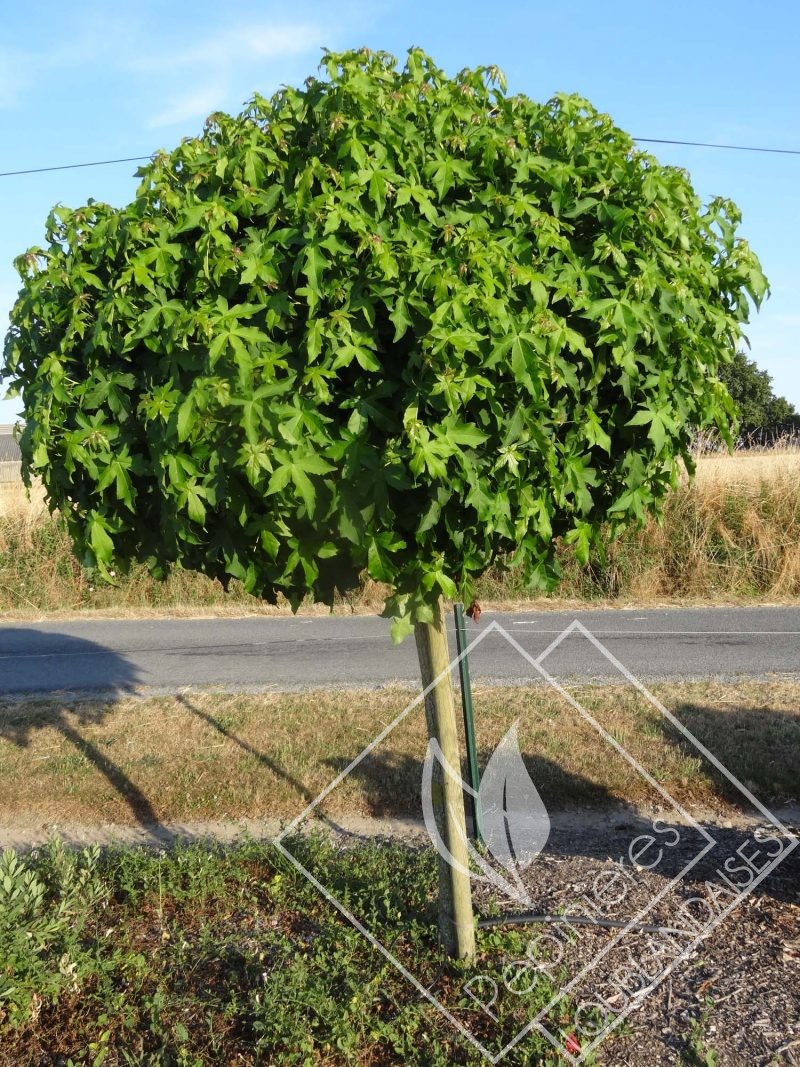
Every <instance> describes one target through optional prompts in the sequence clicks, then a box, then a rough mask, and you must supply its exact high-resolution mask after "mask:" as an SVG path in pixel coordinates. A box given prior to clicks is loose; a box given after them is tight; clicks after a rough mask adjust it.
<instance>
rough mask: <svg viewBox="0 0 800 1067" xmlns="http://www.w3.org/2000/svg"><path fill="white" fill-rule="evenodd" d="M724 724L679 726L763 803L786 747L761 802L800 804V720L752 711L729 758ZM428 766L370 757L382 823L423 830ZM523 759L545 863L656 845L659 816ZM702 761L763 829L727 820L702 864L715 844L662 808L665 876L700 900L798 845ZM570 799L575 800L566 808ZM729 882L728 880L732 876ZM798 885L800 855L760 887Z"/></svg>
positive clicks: (699, 720) (682, 716)
mask: <svg viewBox="0 0 800 1067" xmlns="http://www.w3.org/2000/svg"><path fill="white" fill-rule="evenodd" d="M718 714H719V713H716V712H715V711H714V710H713V709H710V708H705V707H701V706H699V705H693V706H688V705H686V706H682V707H680V708H679V709H678V710H677V712H676V717H677V718H678V719H679V720H680V721H682V722H684V724H685V725H686V726H687V727H688V728H689V729H690V730H691V731H692V732H693V733H695V736H697V738H698V740H700V741H701V742H702V743H703V744H706V745H707V747H708V748H709V750H710V751H712V752H714V754H716V755H718V758H721V762H723V763H725V764H726V765H727V766H728V768H729V770H731V772H732V773H733V774H735V775H737V776H739V775H740V774H741V775H742V776H743V779H744V784H746V785H748V786H750V787H753V789H754V792H755V793H756V795H759V790H758V788H757V786H758V785H759V784H762V785H763V784H764V779H765V775H767V774H768V772H769V771H770V768H771V767H772V764H773V762H774V759H775V753H774V752H772V761H771V762H770V761H766V759H765V758H766V756H767V755H768V754H769V753H770V752H771V748H770V746H771V744H772V743H773V742H774V741H775V740H776V739H783V741H784V742H785V743H786V745H787V746H788V747H786V748H785V749H784V750H783V751H784V752H785V754H786V756H787V757H788V758H787V763H786V766H785V772H784V771H782V772H781V774H780V775H778V776H777V779H776V780H777V782H778V786H777V788H775V789H773V792H772V794H771V795H770V797H769V798H768V799H767V798H765V796H764V794H763V793H761V795H759V799H761V800H762V803H766V806H767V807H769V804H770V803H773V802H775V801H776V799H777V800H779V801H781V802H785V801H787V800H793V801H796V800H797V799H798V780H797V772H796V767H797V765H798V762H800V761H798V754H800V722H798V720H797V718H796V717H793V716H792V715H790V714H788V713H784V712H778V711H770V710H769V709H766V710H765V709H749V710H746V711H742V712H739V713H737V715H736V723H737V726H736V729H735V730H733V731H731V730H728V731H727V732H724V731H722V733H724V735H725V745H724V746H723V748H724V752H722V753H718V752H717V751H716V750H717V749H718V748H719V747H720V746H719V744H718V740H719V738H720V734H721V724H720V722H719V721H718V719H717V717H716V716H717V715H718ZM664 730H665V732H668V733H669V737H670V739H671V740H672V739H673V734H674V735H675V739H676V740H677V739H680V743H681V745H682V747H683V746H685V750H686V753H687V755H688V754H691V756H692V758H695V757H698V750H697V749H696V748H694V747H693V746H692V745H691V742H690V741H688V739H687V738H686V737H685V736H684V735H683V734H681V733H680V732H679V731H676V730H675V728H674V727H672V726H671V725H670V724H669V722H668V721H667V720H664ZM737 738H739V739H740V740H741V739H744V738H746V739H747V740H748V744H746V745H743V746H742V747H739V744H738V743H737V740H736V739H737ZM489 755H490V753H489V752H481V753H480V760H479V762H480V764H481V766H485V765H486V761H487V759H488V757H489ZM422 756H424V753H422V754H421V756H420V757H416V756H410V755H408V754H398V753H393V752H390V751H385V752H383V751H380V749H378V750H375V751H373V752H371V753H370V754H369V755H368V756H366V757H365V758H364V759H363V760H362V761H361V762H360V763H359V764H358V765H357V766H356V767H355V768H354V769H353V770H352V771H351V772H350V773H351V774H352V775H353V776H354V777H356V778H357V779H358V782H359V786H360V789H361V791H362V793H363V795H364V797H365V799H366V803H367V806H368V809H369V812H370V814H371V815H372V816H373V817H375V818H381V819H387V820H391V819H398V820H414V821H415V822H416V823H417V824H420V823H421V822H422V818H423V813H422V805H421V797H420V786H421V782H422V766H423V764H422ZM522 757H523V762H524V764H525V768H526V770H527V772H528V774H529V775H530V778H531V780H532V781H533V782H534V783H535V785H536V788H537V791H538V793H539V795H540V797H541V800H542V802H543V804H544V806H545V809H546V810H547V811H548V813H549V815H550V819H551V825H550V836H549V838H548V841H547V845H546V847H545V849H544V851H543V853H542V856H543V857H544V858H545V859H548V860H553V861H558V862H559V863H561V862H567V863H569V862H570V861H571V860H574V859H576V858H583V859H591V860H597V861H600V862H605V861H619V860H622V861H623V862H629V858H630V853H629V849H630V846H631V843H632V842H633V841H637V840H639V841H643V840H644V839H646V838H647V837H652V836H653V834H654V829H653V827H654V819H653V816H652V815H651V814H648V815H645V814H642V813H641V812H639V811H637V809H636V808H635V807H633V806H631V805H627V804H624V803H620V801H619V799H618V798H617V797H616V796H614V795H613V794H612V793H610V792H609V791H608V790H607V789H605V788H604V787H603V786H602V785H599V784H598V783H596V782H594V781H591V780H589V779H587V778H585V777H583V776H581V775H578V774H575V773H573V772H571V771H568V770H566V769H565V768H563V767H561V766H560V765H559V764H558V762H557V761H555V760H552V759H548V758H546V757H543V756H540V755H538V754H534V753H530V752H523V753H522ZM351 758H352V757H351V756H350V755H347V756H342V757H336V758H333V759H330V760H328V761H327V762H328V764H329V765H330V767H331V770H332V772H336V773H338V772H340V771H341V770H342V769H344V767H346V766H347V765H348V763H349V762H350V760H351ZM699 758H700V759H702V760H703V764H704V765H705V766H706V767H707V768H708V771H709V775H710V777H711V778H712V780H713V781H714V783H715V784H716V785H717V787H718V796H719V797H720V799H725V800H727V801H728V802H729V803H733V804H736V805H737V806H739V807H740V808H741V809H742V810H743V811H744V810H745V809H746V811H747V814H748V815H758V821H757V823H755V824H752V823H751V824H748V825H747V826H745V825H738V826H737V825H733V823H734V822H735V820H727V821H728V822H729V825H725V819H724V816H723V818H721V819H719V820H717V821H715V822H714V823H713V825H712V826H710V828H709V831H708V832H709V833H710V837H711V839H712V841H713V844H712V845H711V847H708V850H707V852H706V854H705V855H703V856H701V857H700V858H699V859H697V857H698V856H699V855H700V853H702V852H703V850H704V849H706V847H707V846H708V845H709V841H708V839H707V838H705V837H704V836H703V833H702V831H701V830H699V829H698V828H697V827H696V826H695V825H693V824H692V823H691V821H690V822H688V823H687V822H686V821H684V820H683V819H682V818H680V817H679V816H678V812H677V809H670V808H668V807H664V806H663V802H662V810H661V812H660V814H659V816H658V824H659V830H658V833H657V834H656V837H657V838H658V839H659V840H661V841H664V840H665V839H667V838H669V840H670V842H674V844H671V845H670V847H669V848H665V849H662V850H661V851H662V854H663V855H662V860H661V863H660V866H659V873H660V874H661V875H663V876H664V877H665V878H666V879H671V878H675V877H678V876H681V877H682V879H683V880H684V882H685V893H686V894H690V893H691V892H693V891H695V889H696V888H697V887H698V886H700V885H702V884H703V883H705V882H706V881H712V882H717V883H719V882H720V881H721V873H720V867H721V865H722V864H723V862H724V861H725V860H726V859H728V858H730V857H734V858H736V862H737V863H739V864H741V863H742V862H743V861H742V859H741V856H742V854H743V853H747V854H748V855H751V854H752V853H753V851H754V850H759V851H760V854H761V859H760V860H759V861H758V862H759V863H761V862H764V863H766V859H767V857H768V856H770V855H771V854H772V853H773V852H774V853H775V854H777V850H778V846H777V844H776V842H775V840H770V839H769V834H770V833H773V832H774V833H777V834H778V837H779V838H781V840H782V841H783V844H784V847H785V846H786V844H787V843H788V842H787V840H786V838H785V837H781V835H780V833H779V831H776V830H775V829H774V827H773V826H772V825H771V824H770V823H769V821H768V820H767V819H766V818H763V817H761V816H760V814H758V813H757V812H756V809H754V808H753V807H752V806H751V805H749V804H748V803H747V802H746V801H743V798H742V795H741V793H739V791H738V790H737V789H736V787H735V786H733V785H732V783H731V782H730V780H729V779H728V778H727V777H726V776H725V775H724V774H722V773H721V772H719V771H718V770H717V769H716V768H715V767H714V766H713V764H709V763H708V761H706V760H705V759H704V758H703V757H702V756H701V757H699ZM726 761H727V762H726ZM712 772H713V774H712ZM631 773H633V772H631ZM462 774H463V775H464V776H465V778H466V767H463V768H462ZM753 776H755V779H756V780H755V781H753ZM654 796H655V799H656V800H661V798H660V797H659V796H658V795H655V794H654ZM565 798H568V804H566V805H565ZM756 825H758V826H759V832H761V833H763V834H764V840H765V843H764V844H763V845H761V846H759V845H758V843H757V842H754V827H755V826H756ZM468 826H469V827H470V829H471V820H470V819H468ZM789 829H790V831H793V832H796V829H797V828H796V827H793V826H789ZM423 832H424V831H423ZM626 857H627V858H626ZM690 864H691V866H689V865H690ZM687 868H688V869H687ZM684 871H685V874H684V873H683V872H684ZM722 873H723V874H724V871H723V872H722ZM798 885H800V847H798V848H795V849H794V851H793V852H791V853H790V854H788V855H787V856H786V858H785V859H784V860H782V861H781V863H780V864H779V865H778V866H777V867H776V868H775V870H774V871H773V872H772V873H770V874H768V875H767V876H766V877H765V879H764V880H763V881H762V882H761V883H760V886H759V892H760V893H763V894H766V895H769V896H771V897H773V898H774V899H776V900H781V901H792V902H794V901H796V899H797V890H798ZM682 892H683V890H682Z"/></svg>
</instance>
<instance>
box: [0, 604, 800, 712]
mask: <svg viewBox="0 0 800 1067" xmlns="http://www.w3.org/2000/svg"><path fill="white" fill-rule="evenodd" d="M576 619H577V620H578V621H579V622H580V623H581V624H583V626H585V627H586V628H587V629H588V630H589V631H591V633H592V634H593V635H594V637H595V638H596V639H597V640H598V641H599V642H600V643H601V644H602V646H603V648H604V649H605V650H606V652H607V653H609V654H610V655H611V656H613V657H615V658H616V660H617V661H618V662H619V664H621V665H623V666H624V667H625V668H627V669H628V670H629V671H631V672H632V673H633V674H634V675H635V676H636V677H637V678H640V679H641V680H642V681H644V682H651V681H656V680H667V679H691V678H720V679H731V678H737V677H742V676H749V677H764V676H767V675H770V674H775V673H778V674H784V675H798V674H800V608H785V607H774V608H765V607H753V608H700V609H677V608H670V609H659V610H640V609H636V610H614V611H583V612H542V613H518V614H500V613H496V614H495V613H489V612H484V613H483V615H482V616H481V620H480V623H479V624H477V625H476V624H474V623H472V622H469V621H468V623H467V625H468V635H469V638H470V640H471V641H473V640H475V639H476V638H478V637H480V641H479V642H478V643H477V645H476V646H475V647H474V649H473V650H472V652H471V653H470V667H471V673H472V677H473V679H474V680H475V681H478V682H480V681H483V682H524V681H526V680H534V679H537V678H538V677H539V675H538V673H537V670H536V667H535V666H534V665H533V664H532V663H531V662H530V661H529V660H527V659H526V658H525V656H524V655H523V653H522V652H520V650H519V649H518V648H516V647H515V646H514V645H513V644H512V643H511V642H510V641H509V640H508V638H507V637H506V634H508V635H510V637H511V638H513V640H514V641H516V642H517V643H518V644H519V646H520V647H521V648H522V649H523V650H524V652H526V653H528V655H529V656H530V657H531V658H536V657H540V656H541V655H542V653H543V652H545V651H546V650H547V649H548V647H549V646H550V645H551V643H552V642H554V641H556V640H557V639H558V638H559V636H560V635H561V634H563V632H564V629H565V628H566V627H568V626H570V625H571V624H572V623H573V622H574V621H575V620H576ZM495 623H496V624H499V626H500V627H502V630H504V631H505V633H503V632H502V631H501V630H500V629H498V628H496V627H495V626H494V625H493V624H495ZM481 635H482V636H481ZM451 652H452V654H453V655H455V642H454V639H453V635H452V630H451ZM542 664H543V666H544V668H545V669H546V670H547V672H548V673H549V674H550V675H551V676H553V677H554V678H557V679H576V678H583V679H587V680H588V679H597V680H600V679H608V680H614V679H619V678H621V677H622V676H621V674H620V669H619V667H618V666H617V665H616V664H615V663H614V662H612V660H610V659H609V658H607V656H606V655H605V654H604V652H603V651H602V650H601V649H599V648H597V647H596V646H595V645H594V644H593V643H592V642H591V640H590V639H589V638H587V636H586V635H585V634H583V633H582V632H580V631H573V632H572V633H571V634H569V635H568V636H567V637H565V638H563V639H562V640H561V642H560V643H559V644H558V646H557V647H556V648H555V649H554V650H553V651H551V652H550V653H549V654H548V655H547V656H546V657H545V658H544V659H543V660H542ZM418 678H419V675H418V668H417V661H416V649H415V646H414V641H413V639H409V640H407V641H406V642H404V644H402V645H400V646H399V647H396V646H393V645H392V643H391V641H390V638H389V624H388V622H387V621H386V620H384V619H379V618H376V617H375V616H355V617H342V616H337V617H322V618H308V617H306V618H276V617H252V618H244V619H135V620H133V619H132V620H106V619H103V620H86V621H80V622H49V623H38V624H30V625H29V624H24V623H6V624H2V625H0V693H6V694H10V693H22V692H38V693H47V692H58V691H67V692H85V691H92V690H115V691H119V692H122V691H140V690H146V691H150V692H172V691H175V690H177V689H180V688H182V687H185V686H195V687H213V686H221V687H224V688H226V689H231V690H254V689H297V688H313V687H322V686H340V687H350V686H377V685H383V684H386V683H388V682H391V681H404V682H411V683H414V682H416V681H418Z"/></svg>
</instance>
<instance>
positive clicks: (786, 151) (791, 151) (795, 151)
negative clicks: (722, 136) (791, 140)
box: [634, 137, 800, 156]
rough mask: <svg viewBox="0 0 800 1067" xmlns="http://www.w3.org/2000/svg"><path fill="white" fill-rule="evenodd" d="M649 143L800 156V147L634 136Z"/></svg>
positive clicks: (635, 138) (637, 139) (636, 139)
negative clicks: (760, 145)
mask: <svg viewBox="0 0 800 1067" xmlns="http://www.w3.org/2000/svg"><path fill="white" fill-rule="evenodd" d="M634 141H646V142H647V143H648V144H683V145H690V146H691V147H692V148H727V149H730V151H732V152H774V153H775V154H776V155H780V156H800V148H755V147H753V146H752V145H746V144H710V143H709V142H707V141H667V140H665V139H664V138H663V137H634Z"/></svg>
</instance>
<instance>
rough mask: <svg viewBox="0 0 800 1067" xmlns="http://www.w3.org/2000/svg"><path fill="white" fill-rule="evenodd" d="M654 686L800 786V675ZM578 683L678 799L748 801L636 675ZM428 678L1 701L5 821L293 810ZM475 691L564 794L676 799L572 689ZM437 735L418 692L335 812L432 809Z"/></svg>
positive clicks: (564, 803) (743, 771) (486, 744)
mask: <svg viewBox="0 0 800 1067" xmlns="http://www.w3.org/2000/svg"><path fill="white" fill-rule="evenodd" d="M654 691H655V693H656V695H657V696H658V697H659V698H660V699H661V700H662V702H663V703H664V704H665V705H666V706H667V707H669V708H670V709H671V710H672V711H673V712H674V713H675V714H676V715H677V716H678V718H679V719H680V720H681V721H682V722H683V723H684V724H685V725H687V726H688V727H689V729H690V730H692V731H693V732H694V734H695V735H696V736H697V737H698V738H699V739H700V740H701V741H702V742H703V743H704V744H705V745H706V746H707V747H708V748H709V749H710V750H711V751H713V752H714V753H715V754H716V755H717V756H718V757H719V758H720V759H721V760H722V762H723V763H724V764H725V765H726V766H727V767H728V768H729V769H730V770H731V771H732V772H733V773H734V774H736V775H737V776H738V777H739V778H740V779H741V780H742V781H743V782H744V783H745V784H746V785H747V786H748V787H749V788H751V789H752V790H753V791H754V792H755V793H756V794H757V795H758V796H760V798H761V799H762V800H763V801H765V802H766V803H768V804H782V803H784V802H790V801H796V800H798V798H800V793H799V792H798V786H799V785H800V783H798V780H797V776H796V773H794V768H795V767H796V766H797V764H798V760H800V711H798V707H800V703H799V701H798V698H800V685H798V683H797V682H791V681H774V682H764V681H759V682H745V683H737V684H736V685H735V686H734V685H719V684H711V683H699V682H698V683H691V684H682V685H660V686H656V687H654ZM573 692H574V694H575V695H576V696H577V698H578V700H579V701H581V702H582V703H583V705H584V706H585V707H586V708H587V710H589V711H590V712H591V713H592V715H593V716H594V717H595V718H596V719H597V720H598V721H599V722H600V723H601V724H602V725H603V727H604V728H605V729H607V730H608V731H609V732H610V733H611V735H612V736H613V737H614V738H615V739H616V740H617V741H618V742H619V743H620V744H622V745H623V746H624V747H625V749H626V750H627V751H628V752H630V754H631V755H633V756H634V757H635V758H636V759H637V760H638V761H639V762H640V763H641V764H642V765H643V766H645V767H646V768H647V769H648V771H649V772H650V773H651V774H652V775H653V776H654V778H655V779H656V781H658V782H659V783H660V784H661V785H662V786H663V787H664V788H665V789H666V790H667V791H668V792H669V793H670V795H671V796H673V797H674V798H675V799H676V800H677V801H679V802H680V803H682V804H684V805H685V806H687V807H690V808H692V809H693V810H695V811H697V812H700V811H703V812H709V811H715V812H718V813H720V814H730V813H732V812H733V811H734V809H735V808H736V806H737V798H738V794H737V793H736V791H735V790H734V789H733V787H731V786H730V783H729V782H728V781H727V779H725V778H724V777H723V776H722V775H720V774H718V773H717V772H716V771H715V770H714V768H713V767H712V766H711V765H710V764H708V763H706V762H705V761H704V760H703V759H702V758H701V757H699V756H698V753H697V751H696V750H695V749H694V748H693V746H692V745H690V744H689V743H687V742H686V740H685V739H684V738H683V737H682V735H680V734H677V732H675V731H674V730H673V729H672V728H671V727H669V726H668V724H667V723H666V722H665V720H664V719H663V717H662V716H661V715H660V713H658V712H657V711H656V710H655V709H654V708H653V707H652V706H651V705H650V704H649V703H647V702H646V701H645V700H644V698H642V697H641V696H640V695H639V694H638V693H637V692H636V691H635V690H634V689H633V687H630V686H590V687H587V686H578V687H573ZM412 695H413V693H412V692H411V691H410V690H408V689H405V688H401V687H395V688H390V689H385V690H380V691H366V690H361V691H358V690H355V691H351V692H330V691H318V692H308V693H299V694H263V695H257V696H254V695H231V694H224V695H223V694H209V693H190V694H182V695H179V696H175V697H159V698H153V699H149V700H135V699H124V700H122V701H119V702H117V703H113V702H112V703H102V702H98V701H86V702H84V703H80V704H74V705H68V706H67V705H63V704H59V703H58V702H56V701H53V700H44V701H29V702H27V703H21V704H6V705H0V825H5V826H7V827H8V826H17V827H29V828H30V827H41V826H43V825H46V824H52V823H56V824H62V825H63V824H72V823H87V824H97V823H107V822H119V823H131V822H137V821H138V822H142V823H155V822H159V821H160V822H168V821H181V820H197V819H201V820H205V819H226V818H239V817H251V818H265V817H273V818H274V817H293V816H294V815H296V814H298V813H299V812H300V811H302V810H303V808H304V807H305V806H306V804H307V803H308V802H309V801H310V800H311V799H313V798H314V797H315V796H316V795H317V794H318V793H319V791H320V790H321V789H322V788H323V787H324V786H325V785H327V783H328V782H330V781H331V780H332V779H333V778H334V777H335V776H336V774H337V773H338V772H339V771H341V770H342V769H343V768H344V767H346V766H347V765H348V764H349V762H350V761H351V760H352V759H353V757H354V756H356V755H357V754H358V753H359V751H361V750H362V749H363V748H364V747H365V746H366V745H367V744H368V742H369V741H371V740H372V738H373V737H375V735H376V734H377V733H378V732H379V730H380V729H381V728H382V727H383V726H384V725H385V724H387V723H388V722H390V721H391V720H392V719H393V718H394V717H395V716H396V715H397V714H398V712H400V711H402V710H403V709H404V708H405V707H406V706H407V705H408V703H409V701H410V699H411V697H412ZM475 707H476V721H477V733H478V745H479V750H480V759H481V763H482V764H485V762H486V760H487V759H488V757H489V755H490V753H491V752H492V751H493V750H494V748H495V746H496V745H497V743H498V741H499V740H500V739H501V737H502V736H503V735H504V734H505V732H506V731H507V730H508V729H509V727H510V725H511V723H512V722H513V721H514V720H515V719H517V718H519V719H520V727H519V741H520V748H521V751H522V753H523V755H524V759H525V763H526V766H527V769H528V772H529V773H530V775H531V776H532V778H533V779H534V781H535V782H536V785H537V788H538V790H539V791H540V793H541V795H542V798H543V800H544V802H545V804H546V805H547V807H548V809H549V810H557V809H563V808H569V807H572V806H579V807H582V808H585V807H596V808H603V807H607V806H609V805H616V804H619V803H632V804H636V805H640V806H644V807H652V806H653V805H654V804H655V805H658V804H661V803H662V798H661V797H660V796H659V794H658V793H656V791H655V790H653V789H652V787H651V786H649V785H648V784H647V782H646V781H645V780H644V779H643V778H641V777H640V776H638V775H636V774H634V773H633V772H632V771H631V768H630V766H629V764H628V763H627V762H625V761H624V760H623V759H622V757H620V756H619V755H617V754H615V752H614V751H613V750H612V748H611V746H610V745H608V743H607V742H604V741H602V740H601V739H600V738H599V737H598V735H597V733H596V732H595V731H594V730H593V729H592V728H591V727H590V726H589V725H588V724H587V723H586V722H585V720H583V719H582V718H581V717H580V716H579V715H578V714H577V713H576V712H575V711H573V709H572V708H571V707H570V706H569V704H568V703H567V702H566V701H565V700H564V699H563V698H562V697H561V696H559V695H558V694H557V693H556V692H555V691H554V690H552V689H549V688H548V687H545V686H541V685H540V686H535V687H528V688H523V687H515V688H491V689H480V688H479V689H477V690H476V693H475ZM426 745H427V733H426V729H425V723H424V715H423V712H422V709H421V707H418V708H416V710H414V711H412V712H411V713H410V714H409V717H408V718H407V719H406V720H405V721H404V722H403V723H402V724H401V725H400V726H399V727H397V728H396V730H395V731H394V732H393V733H392V734H390V735H389V737H388V738H387V739H386V740H385V741H384V742H383V743H381V745H379V746H378V747H377V749H376V750H375V751H374V752H373V753H372V754H371V755H370V756H369V757H368V758H367V759H365V760H364V762H363V763H362V764H360V765H359V766H358V767H357V768H356V769H355V770H354V771H353V772H352V773H351V774H350V775H348V777H347V778H346V779H345V780H344V781H343V782H342V784H341V785H340V786H339V787H337V789H336V790H335V791H334V792H333V793H332V794H331V795H330V797H329V799H327V800H326V801H325V805H324V808H323V810H324V812H325V813H327V814H328V815H329V816H333V817H335V816H336V815H337V814H345V813H347V814H354V815H364V816H378V817H384V818H385V817H391V816H418V815H419V783H420V776H421V762H420V761H421V759H422V757H423V756H424V754H425V750H426ZM598 756H600V758H598ZM738 799H740V798H738Z"/></svg>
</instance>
